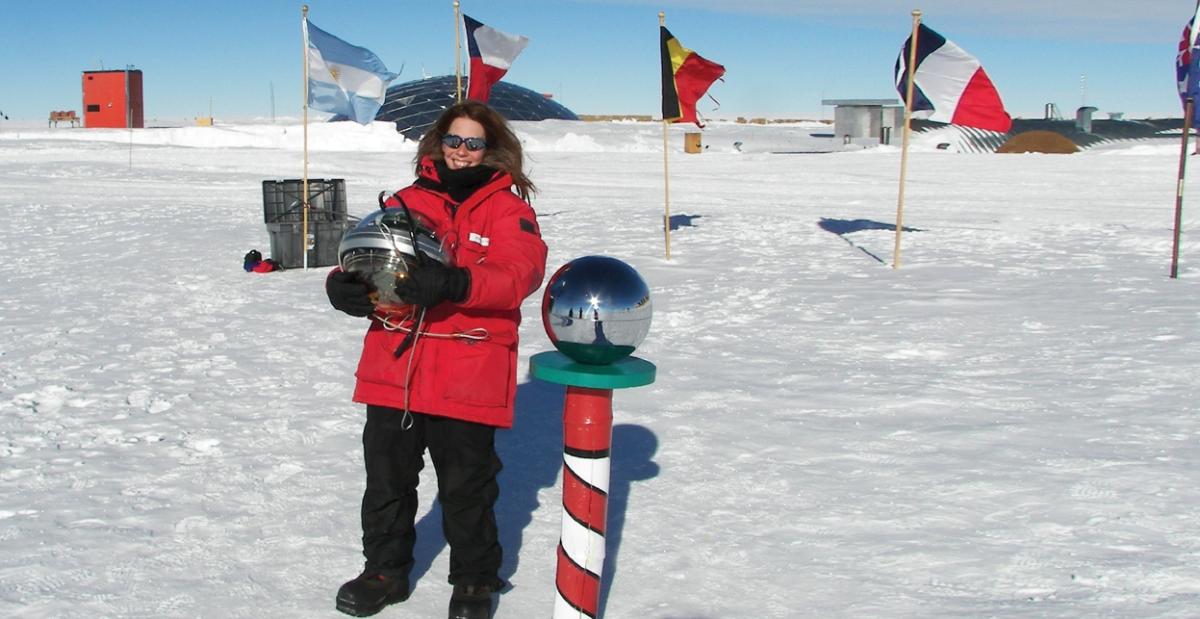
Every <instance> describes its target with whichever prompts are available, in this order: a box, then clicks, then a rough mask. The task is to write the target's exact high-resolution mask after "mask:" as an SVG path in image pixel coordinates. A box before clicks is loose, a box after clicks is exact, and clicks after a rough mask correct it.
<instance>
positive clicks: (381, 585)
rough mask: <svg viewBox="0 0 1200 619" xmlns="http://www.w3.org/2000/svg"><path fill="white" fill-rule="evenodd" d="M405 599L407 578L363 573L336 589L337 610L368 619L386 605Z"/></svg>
mask: <svg viewBox="0 0 1200 619" xmlns="http://www.w3.org/2000/svg"><path fill="white" fill-rule="evenodd" d="M407 599H408V579H407V578H403V577H396V576H388V575H385V574H380V573H378V572H363V573H361V574H359V575H358V577H357V578H355V579H354V580H351V581H350V582H347V583H346V584H344V585H342V588H341V589H338V594H337V609H338V610H340V611H342V612H344V613H346V614H347V615H353V616H355V617H369V616H371V615H374V614H375V613H377V612H379V611H381V610H383V607H384V606H387V605H388V604H395V603H396V602H403V601H404V600H407Z"/></svg>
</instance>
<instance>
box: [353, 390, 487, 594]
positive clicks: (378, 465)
mask: <svg viewBox="0 0 1200 619" xmlns="http://www.w3.org/2000/svg"><path fill="white" fill-rule="evenodd" d="M404 417H405V416H404V412H403V411H401V410H398V409H395V408H389V407H386V406H375V405H368V406H367V423H366V426H365V427H364V428H363V456H364V459H365V460H366V468H367V488H366V491H365V492H364V493H363V501H362V529H363V555H364V556H366V558H367V563H366V569H367V570H372V571H377V572H382V573H386V574H389V575H392V576H403V577H405V578H407V577H408V573H409V571H410V570H411V569H412V566H413V546H414V544H415V543H416V540H417V532H416V528H415V526H414V520H415V518H416V514H417V483H418V481H419V474H420V472H421V469H423V468H424V467H425V459H424V452H425V451H426V450H427V449H428V450H429V456H430V459H431V460H432V461H433V467H434V471H435V472H436V473H437V480H438V494H437V496H438V502H439V503H440V504H441V508H442V531H443V533H444V534H445V536H446V542H447V544H449V546H450V578H449V580H450V583H451V584H467V585H469V584H490V585H492V586H493V587H496V588H499V586H500V584H501V583H502V581H501V580H500V579H499V576H498V572H499V570H500V561H501V549H500V542H499V540H498V538H497V531H496V515H495V512H494V511H493V507H494V506H495V504H496V497H497V496H498V495H499V493H500V487H499V485H497V483H496V475H497V474H498V473H499V472H500V468H501V463H500V457H499V456H497V455H496V446H495V436H496V428H494V427H492V426H487V425H483V424H478V423H472V422H469V421H460V420H457V419H450V418H447V417H439V416H436V415H425V414H421V413H415V412H414V413H412V415H411V416H410V417H409V419H410V420H411V422H412V426H411V427H409V428H408V429H402V428H403V424H404V423H405V421H404Z"/></svg>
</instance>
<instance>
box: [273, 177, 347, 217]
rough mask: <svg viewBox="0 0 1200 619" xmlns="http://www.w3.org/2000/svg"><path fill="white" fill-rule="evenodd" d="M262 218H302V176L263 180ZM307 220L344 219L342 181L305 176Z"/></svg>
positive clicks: (344, 184)
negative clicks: (307, 177)
mask: <svg viewBox="0 0 1200 619" xmlns="http://www.w3.org/2000/svg"><path fill="white" fill-rule="evenodd" d="M262 185H263V221H265V222H266V223H268V224H278V223H292V222H303V221H304V208H303V206H302V204H301V197H302V196H303V195H304V181H303V180H302V179H287V180H274V181H263V183H262ZM308 204H309V209H308V221H309V222H310V223H311V222H313V221H331V222H333V221H345V219H346V181H345V179H341V178H329V179H325V178H310V179H308Z"/></svg>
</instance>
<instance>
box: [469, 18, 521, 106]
mask: <svg viewBox="0 0 1200 619" xmlns="http://www.w3.org/2000/svg"><path fill="white" fill-rule="evenodd" d="M463 25H464V26H465V27H466V29H467V52H468V53H469V54H470V56H471V75H470V77H469V78H468V79H467V84H468V88H467V98H468V99H474V100H476V101H483V102H484V103H486V102H487V100H488V97H489V96H491V94H492V86H494V85H495V84H496V82H499V81H500V78H502V77H504V74H505V73H508V69H509V68H510V67H512V63H513V60H516V59H517V56H518V55H519V54H520V53H521V52H522V51H523V50H524V49H525V46H526V45H529V39H528V38H527V37H523V36H520V35H514V34H508V33H507V32H501V31H499V30H496V29H495V28H493V27H491V26H485V25H484V24H482V23H480V22H478V21H476V20H474V19H471V18H470V17H468V16H467V14H466V13H463Z"/></svg>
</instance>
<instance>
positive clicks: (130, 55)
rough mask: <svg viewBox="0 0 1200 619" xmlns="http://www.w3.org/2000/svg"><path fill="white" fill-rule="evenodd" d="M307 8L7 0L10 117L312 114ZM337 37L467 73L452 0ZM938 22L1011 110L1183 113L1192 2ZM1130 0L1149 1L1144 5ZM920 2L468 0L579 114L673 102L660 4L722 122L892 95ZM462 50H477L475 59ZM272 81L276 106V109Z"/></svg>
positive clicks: (938, 13) (1033, 10) (532, 82)
mask: <svg viewBox="0 0 1200 619" xmlns="http://www.w3.org/2000/svg"><path fill="white" fill-rule="evenodd" d="M301 4H302V3H300V2H281V1H275V0H242V1H228V0H213V1H211V2H208V3H191V2H187V3H185V2H177V1H173V0H159V1H151V0H106V1H105V2H93V1H83V0H74V1H73V0H59V1H56V2H28V1H27V0H0V9H2V12H0V16H2V18H3V21H4V23H5V26H6V28H5V31H6V32H5V34H4V36H3V39H2V40H0V58H2V59H3V67H4V68H3V74H4V80H3V81H4V83H5V84H6V87H5V88H3V89H0V111H2V112H4V113H5V114H6V115H8V116H9V118H10V119H13V120H18V119H21V120H44V119H45V118H47V116H48V115H49V112H50V111H51V110H66V109H75V110H80V109H81V103H80V100H81V93H80V74H81V72H82V71H85V70H98V69H102V68H104V69H122V68H124V67H125V66H126V65H127V64H131V65H133V66H134V67H136V68H138V69H141V70H142V71H143V72H144V75H145V90H144V93H145V106H146V119H147V124H154V122H155V121H156V120H157V121H158V122H167V121H172V122H176V123H177V122H179V121H181V120H190V119H191V118H193V117H196V116H207V115H208V112H209V106H210V102H211V106H212V111H213V115H214V116H216V117H217V118H218V119H221V118H239V119H244V118H252V117H264V118H270V117H271V115H272V111H274V114H275V115H276V116H278V117H284V116H290V117H298V116H299V114H300V109H301V97H302V92H303V91H302V88H303V84H302V81H301V74H302V73H301V71H302V65H301V58H302V56H301V38H300V37H301V35H300V6H301ZM308 5H309V17H310V19H311V20H312V21H313V23H315V24H317V25H318V26H320V27H321V28H323V29H324V30H326V31H328V32H330V33H332V34H334V35H336V36H339V37H341V38H342V39H345V40H347V41H349V42H351V43H354V44H356V45H361V46H364V47H367V48H368V49H371V50H372V51H374V52H375V53H376V54H378V55H379V56H380V58H382V59H383V61H384V62H385V63H387V65H388V67H389V68H390V69H391V70H393V71H398V70H400V68H401V66H403V72H402V74H401V76H400V77H399V78H398V79H397V81H396V82H394V83H400V82H403V81H408V80H412V79H418V78H420V77H421V75H422V71H424V72H426V73H428V74H429V75H443V74H451V73H453V70H454V21H453V20H454V17H453V15H454V13H453V7H452V3H451V1H450V0H420V1H404V0H389V1H376V0H356V1H353V2H350V1H343V2H334V1H323V0H312V1H310V2H308ZM919 5H920V7H919V8H921V9H922V11H923V13H924V23H925V24H926V25H928V26H929V27H931V28H933V29H934V30H937V31H938V32H940V33H941V34H942V35H943V36H945V37H947V38H949V39H951V40H952V41H954V42H955V43H957V44H958V45H959V46H961V47H963V48H964V49H966V50H967V51H968V52H970V53H971V54H974V55H975V56H976V57H978V58H979V59H980V61H981V62H982V63H983V66H984V68H985V69H986V70H987V71H988V73H989V75H991V77H992V81H993V82H995V84H996V86H997V88H998V89H999V90H1000V94H1001V96H1002V98H1003V99H1004V102H1005V104H1006V107H1007V108H1008V110H1009V112H1010V113H1011V114H1012V115H1014V116H1023V117H1040V116H1041V114H1042V111H1043V108H1044V105H1045V104H1046V103H1049V102H1054V103H1056V104H1057V105H1058V107H1059V109H1060V110H1062V111H1063V113H1064V114H1065V115H1068V116H1069V115H1070V114H1071V113H1072V112H1073V110H1074V109H1075V108H1077V107H1079V106H1080V105H1083V104H1086V105H1092V106H1095V107H1097V108H1099V109H1100V112H1101V113H1102V114H1103V113H1105V112H1124V113H1126V115H1127V117H1135V118H1141V117H1145V116H1181V115H1182V114H1181V112H1180V108H1179V104H1178V98H1177V96H1176V94H1175V91H1174V66H1173V62H1174V57H1175V53H1176V45H1177V42H1178V40H1179V35H1180V32H1181V30H1182V28H1183V25H1184V23H1185V22H1186V21H1187V19H1188V18H1189V16H1190V14H1191V12H1192V11H1193V10H1194V6H1195V5H1194V4H1193V2H1192V0H1141V1H1140V2H1137V3H1128V2H1118V1H1116V0H1090V1H1087V2H1084V1H1079V0H1007V1H1005V2H999V3H997V2H982V1H976V2H972V1H965V2H964V1H961V0H927V1H924V2H920V3H919ZM1133 7H1136V10H1134V8H1133ZM913 8H915V7H914V6H913V3H904V2H899V1H896V0H869V1H868V0H861V1H860V0H840V1H838V2H831V1H829V0H811V1H810V0H659V1H658V2H650V1H640V0H624V1H607V2H606V1H586V0H555V1H548V0H489V1H484V0H463V2H462V10H463V12H465V13H467V14H469V15H471V16H472V17H474V18H476V19H478V20H480V21H482V22H484V23H485V24H488V25H489V26H493V27H496V28H498V29H500V30H504V31H506V32H510V33H514V34H523V35H526V36H528V37H529V38H530V39H531V42H530V45H529V47H528V48H527V49H526V50H525V52H524V53H523V54H522V55H521V56H520V57H519V58H517V60H516V62H515V63H514V65H513V68H512V69H511V70H510V71H509V73H508V76H507V77H506V78H505V79H506V80H507V81H511V82H513V83H516V84H519V85H521V86H525V87H527V88H531V89H533V90H537V91H540V92H548V93H553V94H554V95H555V97H556V99H557V100H558V101H559V102H561V103H563V104H564V105H566V106H567V107H569V108H571V109H572V110H574V111H575V112H577V113H581V114H657V113H658V111H659V92H660V90H659V89H660V84H659V65H658V63H659V59H658V32H657V27H658V11H659V10H663V11H665V12H666V18H667V27H668V28H669V29H670V30H671V32H672V33H673V34H674V35H675V36H676V37H677V38H679V39H680V41H682V43H683V44H684V45H685V46H687V47H689V48H691V49H693V50H695V51H696V52H698V53H700V54H701V55H702V56H705V57H706V58H708V59H710V60H713V61H716V62H719V63H721V64H723V65H725V68H726V77H725V81H724V82H723V83H721V82H718V83H717V84H716V85H714V87H713V88H712V89H711V91H710V93H711V94H712V95H713V96H714V97H715V98H716V99H717V100H719V101H720V108H719V109H716V110H714V107H715V104H713V103H712V102H711V101H708V100H707V99H706V100H704V101H703V102H702V103H701V105H700V106H699V109H700V111H701V113H702V114H703V115H705V116H708V117H716V118H733V117H736V116H747V117H754V116H768V117H783V118H820V117H831V111H830V110H829V109H828V108H823V107H822V106H821V103H820V102H821V100H822V99H830V98H893V97H895V96H896V93H895V90H894V89H893V88H892V85H891V71H892V65H893V63H894V61H895V58H896V54H897V52H898V51H899V48H900V45H901V43H902V42H903V41H904V39H905V38H906V37H907V36H908V34H909V31H910V29H911V24H912V18H911V11H912V9H913ZM464 56H465V51H464ZM272 90H273V92H274V106H272Z"/></svg>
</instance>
